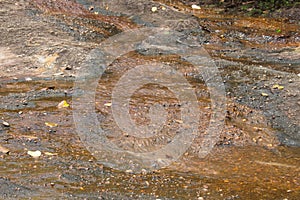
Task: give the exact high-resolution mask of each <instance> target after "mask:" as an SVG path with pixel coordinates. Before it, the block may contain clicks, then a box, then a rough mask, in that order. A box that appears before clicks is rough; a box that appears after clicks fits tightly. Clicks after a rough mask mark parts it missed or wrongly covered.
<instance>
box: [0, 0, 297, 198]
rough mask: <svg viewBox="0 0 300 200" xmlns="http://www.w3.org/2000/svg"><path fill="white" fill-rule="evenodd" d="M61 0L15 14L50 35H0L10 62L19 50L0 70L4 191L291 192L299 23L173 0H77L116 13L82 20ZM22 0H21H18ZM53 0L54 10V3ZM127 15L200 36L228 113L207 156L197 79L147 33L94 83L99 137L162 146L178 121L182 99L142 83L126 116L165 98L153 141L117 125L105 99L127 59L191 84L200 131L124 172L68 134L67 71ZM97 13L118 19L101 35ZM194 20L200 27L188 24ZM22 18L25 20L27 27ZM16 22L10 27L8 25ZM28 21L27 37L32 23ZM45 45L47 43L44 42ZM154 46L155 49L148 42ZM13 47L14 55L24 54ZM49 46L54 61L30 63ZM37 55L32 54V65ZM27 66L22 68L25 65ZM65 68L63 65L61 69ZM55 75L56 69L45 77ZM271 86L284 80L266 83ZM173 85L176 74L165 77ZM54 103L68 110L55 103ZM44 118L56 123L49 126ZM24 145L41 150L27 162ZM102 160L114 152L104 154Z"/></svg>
mask: <svg viewBox="0 0 300 200" xmlns="http://www.w3.org/2000/svg"><path fill="white" fill-rule="evenodd" d="M35 2H43V1H40V0H37V1H35ZM61 2H62V1H58V2H57V3H56V4H54V5H56V6H52V7H51V6H49V5H48V7H50V8H51V9H50V8H49V9H48V10H47V9H46V8H48V7H47V5H46V6H45V7H40V9H41V10H42V11H41V10H39V11H37V8H35V7H34V6H33V7H29V8H28V7H27V12H24V11H19V12H18V13H16V14H15V15H16V16H18V17H20V18H22V17H23V18H24V16H26V17H27V18H26V20H29V21H30V20H32V23H33V22H34V23H37V24H39V23H40V26H41V27H43V26H42V25H43V24H42V23H45V22H46V23H47V24H49V27H48V29H49V30H51V31H53V32H54V33H53V34H54V35H55V37H54V38H55V39H54V38H52V36H51V37H50V36H47V31H45V32H43V31H42V29H40V30H41V31H40V33H39V34H41V35H43V34H44V36H43V37H42V36H40V37H37V38H39V39H40V40H42V41H44V44H40V45H37V46H34V45H33V46H26V45H24V46H22V45H21V46H17V45H20V44H15V43H13V42H12V41H13V40H9V39H10V38H7V39H6V43H1V46H5V45H8V43H10V50H9V51H6V52H4V53H3V55H9V57H10V58H11V57H13V56H14V55H19V57H18V58H20V59H21V61H19V60H17V61H16V62H17V65H14V66H13V67H14V68H13V69H18V70H16V71H13V70H12V71H11V72H6V73H4V71H5V70H3V71H2V72H1V78H0V79H1V82H0V92H1V104H0V117H1V120H3V121H6V122H9V124H10V126H9V127H6V126H4V125H3V124H1V126H0V139H1V140H0V142H1V143H0V147H5V148H7V149H9V151H10V152H9V153H1V154H0V177H1V179H0V182H1V186H0V196H1V198H4V199H7V198H12V199H29V198H30V197H31V198H32V199H53V198H56V199H69V198H70V199H74V198H75V199H76V198H77V199H83V198H86V199H97V198H100V199H101V198H103V199H112V198H114V199H289V200H290V199H298V198H299V196H300V176H299V174H300V148H299V146H300V142H299V141H300V138H299V137H300V136H299V130H300V129H299V111H300V106H299V102H300V101H299V95H300V94H299V81H300V80H299V76H298V74H299V73H300V67H299V66H300V57H299V41H300V38H299V25H295V24H288V23H285V22H283V21H279V20H274V19H264V18H248V17H247V18H246V17H240V18H239V17H236V16H224V15H220V14H218V12H217V11H216V10H207V9H202V10H201V11H197V12H195V11H193V10H191V9H190V7H189V6H186V5H182V4H180V3H179V2H176V1H173V2H172V3H170V1H155V2H148V3H146V2H144V3H143V2H142V3H141V4H139V3H138V2H139V1H136V2H135V3H132V1H128V2H129V4H124V2H125V1H124V2H119V1H117V2H115V1H110V6H108V10H105V9H104V8H103V7H101V6H102V5H103V4H99V2H95V1H78V2H79V3H81V4H82V5H84V6H86V7H89V6H91V5H93V6H94V7H95V8H94V10H93V11H92V12H94V11H97V12H99V13H100V14H101V13H105V14H107V13H109V14H113V15H115V16H120V15H124V16H125V18H109V17H108V18H106V17H104V18H103V17H91V15H90V14H88V13H89V11H87V10H83V7H80V6H78V5H75V6H74V5H68V4H64V3H63V4H61ZM19 3H21V4H22V2H21V1H20V2H19ZM118 3H119V4H118ZM161 3H165V4H164V5H162V4H161ZM2 4H4V5H5V6H3V8H5V9H8V10H9V8H13V7H14V6H16V5H13V4H10V2H4V3H3V2H2ZM50 4H51V2H50ZM38 5H40V6H41V5H42V4H38ZM51 5H52V4H51ZM57 5H63V6H64V7H63V8H64V9H63V10H60V9H61V7H59V6H57ZM68 6H69V7H68ZM153 6H157V7H159V8H161V6H164V7H166V8H167V10H166V11H165V12H163V10H159V12H157V13H152V11H151V8H152V7H153ZM56 7H58V10H55V9H57V8H56ZM54 8H55V9H54ZM137 8H138V9H137ZM72 9H73V11H74V10H76V9H79V10H80V9H82V10H83V11H82V13H83V14H82V15H80V16H76V15H77V14H76V12H71V11H70V10H72ZM169 9H170V10H171V11H170V12H169V11H168V10H169ZM30 10H33V11H34V12H33V11H32V13H31V12H29V11H30ZM45 10H46V11H45ZM3 12H4V11H3ZM11 12H12V11H11ZM43 12H46V14H42V13H43ZM133 12H134V13H133ZM4 13H5V12H4ZM24 13H26V14H24ZM30 13H31V14H30ZM74 13H75V14H74ZM77 13H78V12H77ZM79 13H80V12H79ZM64 14H65V16H64ZM192 14H193V15H194V16H192ZM23 15H24V16H23ZM128 15H134V17H132V18H131V19H133V21H134V22H135V23H138V24H139V26H141V25H144V26H149V27H151V26H161V27H165V26H169V27H173V28H178V29H182V31H181V33H182V35H179V37H180V38H179V40H178V41H179V44H180V45H181V44H183V45H186V44H188V45H194V44H195V41H197V42H198V43H199V44H201V45H202V46H203V47H204V48H205V50H206V51H207V52H208V53H209V55H210V56H211V57H212V58H214V60H215V64H216V66H217V67H218V68H219V71H220V76H221V77H222V79H223V82H224V84H225V88H226V98H227V99H226V101H227V105H226V106H227V112H226V115H225V117H226V120H225V125H224V127H223V131H222V132H221V134H220V137H219V138H218V141H217V144H216V146H215V147H214V148H213V149H212V151H210V153H209V154H208V155H207V156H206V157H204V158H199V157H198V155H199V146H201V145H202V143H201V142H203V138H202V136H203V134H204V132H205V130H206V129H207V127H208V124H209V120H210V117H211V113H212V108H211V103H212V102H211V98H210V97H211V95H210V94H209V91H208V90H207V89H208V87H207V85H206V84H205V81H204V80H203V77H202V76H201V75H199V73H197V70H195V67H194V66H193V65H191V64H190V63H188V62H187V61H186V60H184V59H182V58H180V57H179V56H178V55H174V54H172V53H171V54H170V52H169V50H168V49H166V48H165V49H163V51H161V49H159V48H161V46H158V44H160V45H162V44H164V42H165V43H167V42H166V41H172V40H174V38H168V37H166V38H167V39H168V40H166V41H163V40H159V39H157V38H155V39H157V40H154V41H151V40H150V41H147V42H145V43H141V44H139V48H138V50H137V51H131V52H129V53H127V54H125V55H123V56H121V57H119V58H118V59H116V60H114V62H113V63H112V65H110V66H109V67H108V68H107V70H106V71H105V73H104V74H103V76H102V77H101V80H99V82H97V88H96V93H95V94H96V98H95V99H94V101H95V102H94V103H95V104H94V105H95V106H94V108H95V110H96V116H97V118H98V120H99V121H100V125H101V127H102V128H103V129H104V130H105V131H107V135H106V137H107V138H108V140H109V141H110V142H112V143H114V144H115V145H116V146H118V147H119V148H123V149H126V150H128V151H134V152H138V153H140V152H145V151H151V150H154V149H159V148H160V147H162V146H164V145H167V144H168V143H169V142H170V141H172V138H173V137H174V136H175V135H176V131H177V130H178V129H179V128H180V127H181V120H180V110H181V108H180V107H181V106H183V104H182V102H180V101H178V99H176V96H175V95H174V93H172V92H171V91H170V90H168V88H167V87H162V86H159V85H158V84H148V85H145V86H143V87H141V88H139V90H137V91H135V92H134V94H133V95H132V98H131V99H130V106H129V114H130V116H131V117H132V119H133V121H135V122H136V123H137V124H138V125H145V124H148V123H149V121H150V119H149V110H151V108H150V107H151V106H153V105H157V104H162V105H163V106H164V109H165V110H166V111H167V116H166V117H167V123H166V125H165V126H164V127H163V129H162V130H161V131H160V132H159V133H158V135H157V136H155V137H154V138H146V139H145V138H136V137H133V136H130V133H126V131H122V130H120V128H119V127H118V126H117V124H116V122H115V120H114V118H113V115H112V114H113V113H112V110H111V105H110V104H109V103H111V101H112V98H111V96H112V92H113V89H114V87H115V86H116V84H117V83H118V81H119V80H120V78H121V77H122V76H123V75H124V74H125V73H127V72H128V71H130V70H131V69H133V68H134V67H135V66H138V65H145V64H146V65H147V64H148V65H150V64H151V63H164V64H165V65H167V66H171V67H173V69H175V70H177V71H179V72H180V73H181V74H183V76H184V77H185V79H186V80H187V81H188V83H189V84H190V87H191V88H192V89H193V90H194V91H195V94H196V98H197V100H198V106H199V107H198V109H199V110H200V119H199V127H198V131H199V132H198V134H199V135H198V137H196V139H195V140H194V142H193V144H191V147H190V148H189V149H188V150H187V152H186V153H185V154H184V155H183V156H182V157H180V158H179V159H178V160H177V161H176V162H174V163H172V164H171V165H169V166H167V167H165V168H162V169H159V170H156V171H154V172H148V173H146V172H142V173H137V174H134V173H132V172H131V171H127V172H122V171H118V170H115V169H111V168H108V167H107V166H105V165H104V166H103V164H104V163H101V162H99V160H97V159H96V157H94V156H93V155H92V153H91V152H89V151H88V150H87V148H86V146H85V145H84V144H85V143H84V142H83V139H82V138H80V137H79V135H78V134H77V132H76V127H75V124H74V118H73V109H74V107H73V106H74V104H73V103H74V102H73V101H74V98H76V97H77V96H80V95H81V93H80V92H81V91H76V90H74V84H75V79H76V78H74V76H76V77H79V76H78V71H80V70H79V69H78V68H79V67H80V66H82V63H84V60H85V58H86V54H88V53H90V50H91V49H93V48H95V47H99V46H98V44H99V42H100V41H103V40H104V38H107V37H110V36H111V35H113V34H116V33H118V32H120V31H121V30H123V29H125V30H126V29H128V28H132V27H134V26H135V25H132V24H126V23H127V22H128V21H127V20H128V19H126V16H128ZM32 16H33V17H32ZM124 16H123V17H124ZM3 17H5V15H3ZM37 19H43V20H40V21H39V20H37ZM162 19H164V20H163V21H161V20H162ZM178 19H182V21H184V24H180V26H177V27H174V24H172V23H173V22H174V20H175V21H176V20H178ZM26 20H24V21H25V22H26ZM97 20H99V21H101V20H104V21H105V22H106V23H116V21H117V23H116V25H115V26H113V28H111V27H105V30H106V31H108V32H105V31H104V32H101V30H99V29H96V28H95V27H97V26H98V25H99V24H98V23H97ZM194 20H196V21H197V22H198V23H199V24H198V25H195V24H193V23H186V22H195V21H194ZM25 22H24V24H25V25H26V26H28V27H31V26H32V25H30V23H29V24H26V23H25ZM71 22H72V23H71ZM14 23H15V22H14ZM100 24H101V26H102V25H103V24H102V23H100ZM133 24H134V23H133ZM106 25H107V24H106ZM176 25H178V24H176ZM181 25H184V27H183V28H182V26H181ZM20 26H22V25H20V24H18V25H16V27H17V28H20ZM78 27H82V29H77V28H78ZM31 28H32V35H34V34H35V32H34V28H33V27H31ZM102 28H103V27H102ZM279 29H280V30H281V31H280V33H279V31H278V30H279ZM86 30H88V31H91V32H93V31H94V32H93V33H92V34H87V33H88V31H87V32H84V31H86ZM92 30H93V31H92ZM276 30H277V31H276ZM18 31H19V30H18ZM24 35H25V34H24ZM181 36H182V37H181ZM184 36H186V37H184ZM8 37H9V36H8ZM20 37H21V36H20ZM195 37H196V39H195ZM61 38H63V39H61ZM191 38H192V39H191ZM49 41H50V43H47V42H49ZM54 41H55V44H56V45H53V43H54ZM52 42H53V43H52ZM60 42H61V43H60ZM151 44H152V45H153V44H155V45H156V46H155V45H153V46H152V48H149V46H151ZM43 45H44V46H43ZM61 45H64V46H63V47H62V46H61ZM124 45H126V42H125V43H124ZM164 45H165V44H164ZM147 48H149V49H147ZM174 48H175V47H174ZM174 48H173V49H172V50H174ZM47 49H48V50H47ZM20 51H23V55H22V56H20V55H21V53H20ZM47 51H50V52H49V53H48V54H49V55H55V54H54V52H56V51H57V52H59V55H60V56H59V57H58V58H57V60H55V61H54V62H52V61H51V59H52V58H53V56H49V57H48V61H49V59H50V58H51V59H50V61H51V62H50V61H49V62H50V64H49V63H48V62H47V63H46V64H39V60H40V58H41V57H42V56H44V57H47V56H46V55H48V54H45V55H44V53H45V52H47ZM8 52H11V53H8ZM78 52H83V53H82V54H80V53H78ZM168 52H169V53H168ZM41 54H42V55H41ZM1 55H2V54H1ZM4 57H5V56H4ZM54 57H55V56H54ZM63 58H64V59H63ZM34 59H37V60H35V61H34V62H31V61H30V60H34ZM38 59H39V60H38ZM55 59H56V57H55ZM46 60H47V59H46ZM0 62H2V64H3V67H6V68H7V66H10V65H11V64H8V62H6V61H5V60H4V61H3V60H2V58H1V60H0ZM28 63H30V65H29V66H30V67H29V68H26V67H27V66H28ZM52 65H53V66H52ZM69 65H71V66H72V69H68V70H65V69H63V70H61V69H62V68H63V66H69ZM20 66H21V69H20ZM32 66H36V68H34V67H32ZM6 68H4V69H6ZM35 69H36V70H37V71H35ZM40 72H43V73H40ZM58 72H60V73H62V74H63V75H53V74H57V73H58ZM76 73H77V74H76ZM74 74H75V75H74ZM28 77H30V79H28ZM134 81H135V80H134V79H129V81H128V82H127V84H132V85H134V83H135V82H134ZM276 84H278V85H280V86H284V88H283V89H281V90H280V89H278V88H274V85H276ZM180 86H181V85H178V82H176V83H173V84H172V83H171V84H169V85H168V87H180ZM184 89H185V90H186V89H190V88H186V87H184ZM127 92H128V91H127ZM262 93H267V94H268V96H267V97H266V96H263V95H262ZM62 100H66V101H67V102H68V103H69V104H70V105H71V106H70V107H68V108H58V107H57V105H58V104H59V103H60V102H61V101H62ZM107 103H108V104H107ZM45 122H48V123H55V124H57V126H54V127H49V126H47V125H46V124H45ZM0 149H1V148H0ZM28 150H31V151H34V150H39V151H41V152H42V155H41V156H40V157H39V158H37V159H34V158H32V157H31V156H30V155H28V154H27V151H28ZM108 159H109V160H113V159H114V157H113V155H112V156H111V157H110V158H108ZM170 159H171V158H170ZM171 160H172V159H171Z"/></svg>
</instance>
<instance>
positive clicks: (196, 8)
mask: <svg viewBox="0 0 300 200" xmlns="http://www.w3.org/2000/svg"><path fill="white" fill-rule="evenodd" d="M192 9H195V10H200V9H201V7H200V6H197V5H195V4H193V5H192Z"/></svg>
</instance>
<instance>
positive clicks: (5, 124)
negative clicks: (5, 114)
mask: <svg viewBox="0 0 300 200" xmlns="http://www.w3.org/2000/svg"><path fill="white" fill-rule="evenodd" d="M2 124H3V126H5V127H10V124H9V123H8V122H6V121H3V122H2Z"/></svg>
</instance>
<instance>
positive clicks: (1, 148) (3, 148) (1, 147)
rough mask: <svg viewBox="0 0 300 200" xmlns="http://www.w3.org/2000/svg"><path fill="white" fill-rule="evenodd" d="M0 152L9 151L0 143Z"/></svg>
mask: <svg viewBox="0 0 300 200" xmlns="http://www.w3.org/2000/svg"><path fill="white" fill-rule="evenodd" d="M0 152H1V153H4V154H8V153H9V149H7V148H5V147H3V146H1V145H0Z"/></svg>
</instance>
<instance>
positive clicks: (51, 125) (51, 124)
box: [45, 122, 58, 128]
mask: <svg viewBox="0 0 300 200" xmlns="http://www.w3.org/2000/svg"><path fill="white" fill-rule="evenodd" d="M45 125H46V126H49V127H50V128H53V127H57V126H58V124H55V123H51V122H45Z"/></svg>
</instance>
